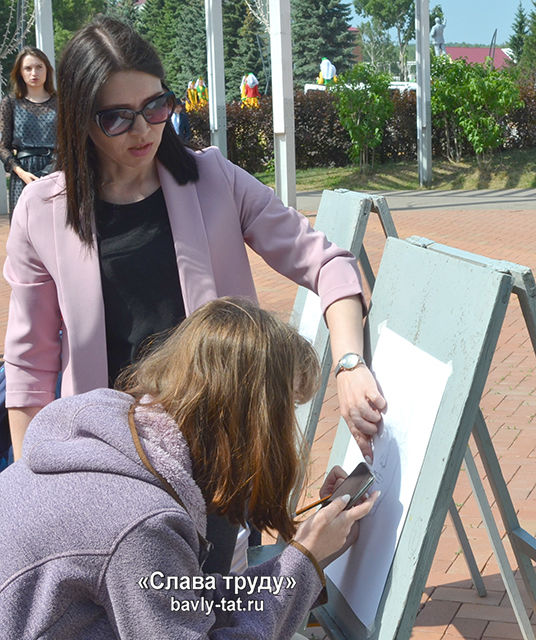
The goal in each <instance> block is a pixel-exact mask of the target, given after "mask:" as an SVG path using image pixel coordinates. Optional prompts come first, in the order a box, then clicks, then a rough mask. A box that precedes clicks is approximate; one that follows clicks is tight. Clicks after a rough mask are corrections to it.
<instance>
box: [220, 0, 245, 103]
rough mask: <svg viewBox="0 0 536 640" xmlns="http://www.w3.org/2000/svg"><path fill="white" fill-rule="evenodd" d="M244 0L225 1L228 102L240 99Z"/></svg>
mask: <svg viewBox="0 0 536 640" xmlns="http://www.w3.org/2000/svg"><path fill="white" fill-rule="evenodd" d="M247 13H248V11H247V5H246V3H245V2H244V0H223V3H222V18H223V59H224V61H225V94H226V97H227V100H237V99H238V98H239V97H240V79H241V78H242V76H241V75H240V74H241V73H243V70H242V69H236V66H238V65H237V64H236V61H237V58H238V44H239V42H240V33H239V32H240V30H241V29H242V27H243V26H244V22H245V20H246V15H247Z"/></svg>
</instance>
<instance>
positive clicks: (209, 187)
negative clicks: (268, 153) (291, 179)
mask: <svg viewBox="0 0 536 640" xmlns="http://www.w3.org/2000/svg"><path fill="white" fill-rule="evenodd" d="M196 159H197V162H198V167H199V176H200V177H199V181H198V182H196V183H188V184H186V185H183V186H181V185H178V184H177V183H176V182H175V180H174V178H173V177H172V176H171V175H170V174H169V172H168V171H167V170H166V169H165V168H164V167H163V166H162V165H159V166H158V171H159V175H160V182H161V185H162V190H163V193H164V197H165V200H166V205H167V209H168V214H169V219H170V223H171V231H172V234H173V239H174V245H175V251H176V255H177V265H178V272H179V280H180V284H181V288H182V294H183V297H184V306H185V309H186V313H187V314H190V313H192V311H194V310H195V309H197V308H198V307H199V306H201V305H202V304H204V303H205V302H207V301H209V300H212V299H214V298H216V297H221V296H228V295H241V296H247V297H250V298H253V299H256V294H255V287H254V284H253V278H252V275H251V269H250V266H249V262H248V258H247V253H246V249H245V246H244V242H246V243H247V244H248V245H249V246H250V247H251V248H252V249H253V250H254V251H256V252H257V253H259V254H260V255H261V256H262V257H263V258H264V260H265V261H266V262H267V263H268V264H270V265H271V266H272V267H273V268H274V269H276V270H277V271H279V272H280V273H282V274H283V275H285V276H287V277H288V278H290V279H292V280H294V281H295V282H297V283H298V284H300V285H304V286H306V287H308V288H309V289H311V290H313V291H315V292H317V293H318V294H319V295H320V297H321V303H322V308H323V310H325V309H326V308H327V307H328V306H329V305H330V304H331V303H332V302H334V301H335V300H338V299H340V298H344V297H347V296H350V295H354V294H358V293H360V292H361V283H360V279H359V272H358V270H357V264H356V260H355V258H354V257H353V256H352V254H350V253H348V252H347V251H344V250H342V249H339V248H338V247H336V246H335V245H333V244H331V243H330V242H328V240H327V239H326V237H325V236H324V234H322V233H320V232H317V231H314V230H313V229H312V228H311V227H310V225H309V223H308V222H307V220H306V219H305V218H304V217H303V216H301V215H300V214H299V213H297V212H296V211H295V210H294V209H289V208H287V207H285V206H284V205H283V204H282V203H281V201H280V200H279V199H278V198H277V197H276V196H275V195H274V192H273V190H272V189H270V188H268V187H266V186H265V185H263V184H262V183H260V182H259V181H257V180H256V179H255V178H253V177H252V176H251V175H249V174H248V173H247V172H245V171H243V170H242V169H240V168H239V167H237V166H235V165H233V164H232V163H230V162H229V161H227V160H226V159H225V158H224V157H223V156H222V155H221V153H220V152H219V150H218V149H216V148H214V147H212V148H209V149H207V150H205V151H203V152H198V153H196ZM63 187H64V177H63V174H62V173H59V172H58V173H54V174H51V175H50V176H47V177H46V178H42V179H40V180H38V181H36V182H33V183H31V184H30V185H28V186H27V187H26V188H25V189H24V191H23V193H22V195H21V197H20V198H19V201H18V204H17V207H16V209H15V211H14V215H13V222H12V227H11V231H10V234H9V238H8V242H7V259H6V263H5V265H4V277H5V278H6V280H7V281H8V283H9V284H10V285H11V289H12V293H11V300H10V305H9V318H8V327H7V333H6V342H5V361H6V383H7V396H6V405H7V406H8V407H28V406H44V405H45V404H47V403H48V402H51V401H52V400H53V399H54V389H55V385H56V379H57V374H58V371H60V369H61V370H63V378H62V396H67V395H73V394H75V393H83V392H85V391H89V390H91V389H95V388H98V387H106V386H107V384H108V371H107V356H106V331H105V323H104V304H103V298H102V289H101V278H100V270H99V259H98V252H97V250H96V244H95V248H94V249H91V250H89V249H87V248H86V247H85V246H83V245H82V244H81V242H80V240H79V239H78V236H77V235H76V234H75V233H74V232H73V231H72V229H71V228H67V227H66V225H65V216H66V210H65V207H66V201H65V197H64V196H63V195H61V191H62V189H63ZM95 243H96V241H95ZM60 329H61V330H62V332H63V337H62V339H61V341H60V339H59V337H58V336H59V332H60Z"/></svg>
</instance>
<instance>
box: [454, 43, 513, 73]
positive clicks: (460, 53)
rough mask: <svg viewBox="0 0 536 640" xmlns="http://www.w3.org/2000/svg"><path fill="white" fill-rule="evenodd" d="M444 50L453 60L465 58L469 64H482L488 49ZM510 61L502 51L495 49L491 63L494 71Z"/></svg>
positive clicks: (460, 48)
mask: <svg viewBox="0 0 536 640" xmlns="http://www.w3.org/2000/svg"><path fill="white" fill-rule="evenodd" d="M446 49H447V53H448V54H449V56H450V57H451V58H452V59H453V60H458V59H459V58H465V59H466V60H467V62H471V63H474V62H479V63H480V64H482V63H483V62H485V61H486V58H487V57H488V56H489V47H446ZM510 60H511V59H510V58H509V56H508V55H507V54H506V53H505V52H504V51H503V50H502V49H499V47H497V48H496V49H495V56H494V58H493V63H494V65H495V68H496V69H500V68H501V67H506V66H507V65H508V62H509V61H510Z"/></svg>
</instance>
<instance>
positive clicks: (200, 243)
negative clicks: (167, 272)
mask: <svg viewBox="0 0 536 640" xmlns="http://www.w3.org/2000/svg"><path fill="white" fill-rule="evenodd" d="M157 165H158V173H159V177H160V184H161V185H162V191H163V193H164V199H165V201H166V206H167V210H168V215H169V222H170V225H171V232H172V234H173V242H174V246H175V253H176V255H177V267H178V270H179V280H180V284H181V289H182V296H183V300H184V308H185V311H186V315H190V314H191V313H192V312H193V311H195V310H196V309H197V308H198V307H200V306H201V305H203V304H205V302H208V301H209V300H214V298H217V297H218V295H217V291H216V283H215V279H214V271H213V269H212V262H211V259H210V247H209V243H208V238H207V232H206V228H205V221H204V219H203V212H202V210H201V206H200V204H199V198H198V196H197V188H196V185H195V183H193V182H189V183H187V184H185V185H179V184H177V182H176V181H175V178H174V177H173V176H172V175H171V174H170V173H169V171H167V169H166V168H165V167H164V166H163V165H161V164H160V163H157Z"/></svg>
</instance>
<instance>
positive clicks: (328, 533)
mask: <svg viewBox="0 0 536 640" xmlns="http://www.w3.org/2000/svg"><path fill="white" fill-rule="evenodd" d="M378 496H379V492H378V491H375V492H374V493H373V494H372V496H370V497H369V498H367V499H366V500H364V501H363V502H361V503H360V504H358V505H356V506H355V507H352V508H351V509H348V511H344V508H345V507H346V505H347V504H348V500H349V499H350V496H343V497H341V498H337V499H336V500H334V501H333V502H332V503H331V504H329V505H328V506H327V507H324V508H323V509H319V510H318V511H317V512H316V513H315V514H314V516H311V517H310V518H308V519H307V520H305V521H304V522H302V524H301V525H300V526H299V528H298V531H297V532H296V535H295V536H294V540H296V542H299V543H300V544H302V545H303V546H304V547H305V548H306V549H308V550H309V551H310V552H311V553H312V554H313V556H314V557H315V558H316V560H317V561H318V564H319V565H320V566H321V567H322V568H324V567H326V566H327V565H328V564H329V563H330V562H332V561H333V560H335V559H336V558H338V557H339V556H340V555H342V554H343V553H344V552H345V551H346V549H348V547H349V546H350V545H352V544H353V543H354V542H355V541H356V540H357V538H358V535H359V524H358V521H359V520H360V519H361V518H364V517H365V516H366V515H367V514H368V513H369V511H370V510H371V509H372V507H373V506H374V502H375V501H376V499H377V498H378Z"/></svg>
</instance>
